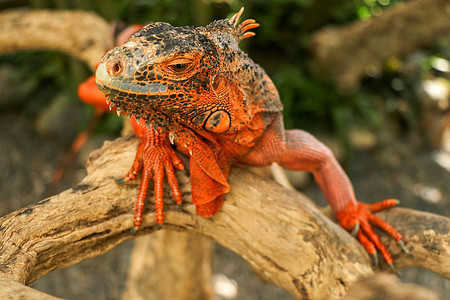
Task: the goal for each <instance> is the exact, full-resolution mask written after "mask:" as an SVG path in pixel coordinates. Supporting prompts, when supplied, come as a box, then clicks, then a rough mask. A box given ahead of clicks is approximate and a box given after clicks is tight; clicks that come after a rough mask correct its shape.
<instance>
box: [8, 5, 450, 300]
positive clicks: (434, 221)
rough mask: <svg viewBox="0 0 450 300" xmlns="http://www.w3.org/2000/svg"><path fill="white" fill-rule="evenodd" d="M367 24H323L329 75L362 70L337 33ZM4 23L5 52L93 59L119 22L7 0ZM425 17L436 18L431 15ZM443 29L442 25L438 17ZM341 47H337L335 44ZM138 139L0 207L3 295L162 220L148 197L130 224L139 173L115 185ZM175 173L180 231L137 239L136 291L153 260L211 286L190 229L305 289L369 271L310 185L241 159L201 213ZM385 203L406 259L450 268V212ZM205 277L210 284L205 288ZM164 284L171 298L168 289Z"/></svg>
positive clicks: (175, 222) (281, 281)
mask: <svg viewBox="0 0 450 300" xmlns="http://www.w3.org/2000/svg"><path fill="white" fill-rule="evenodd" d="M444 2H445V1H442V0H436V1H433V2H430V1H429V0H416V1H410V3H408V4H407V5H418V7H419V9H418V12H417V13H421V9H420V5H429V6H430V8H429V12H428V13H430V11H431V9H436V7H437V8H438V11H434V10H433V12H434V13H435V14H434V18H431V19H430V22H433V24H434V22H437V21H436V19H438V18H442V16H443V15H444V14H446V13H448V4H445V3H444ZM403 10H404V11H405V12H404V13H402V11H403ZM407 12H408V9H407V8H398V10H395V11H394V10H393V12H392V14H391V15H389V14H385V16H384V17H383V18H387V16H391V17H390V18H391V22H392V20H394V19H396V18H399V17H400V20H403V19H401V17H402V16H403V14H405V18H406V17H407V16H408V14H407ZM427 19H429V18H427ZM446 20H448V18H447V19H446ZM381 21H382V22H381V24H384V25H383V26H389V25H390V23H389V20H386V21H384V23H383V19H382V20H381ZM398 22H400V21H398ZM361 24H362V25H361ZM370 24H371V23H360V25H357V24H355V25H353V26H352V27H349V29H348V32H349V33H348V34H347V33H346V32H347V31H346V29H343V30H341V31H339V32H338V33H342V35H341V36H340V37H337V36H336V37H330V36H329V35H328V34H329V33H327V32H325V33H323V34H322V35H318V37H317V38H316V46H317V47H318V49H317V51H318V52H319V55H318V60H317V61H316V64H317V65H318V66H320V68H321V69H322V70H326V69H327V68H328V69H329V70H330V71H331V72H330V74H331V76H332V77H333V76H334V77H336V76H337V75H336V74H337V73H339V72H343V73H342V74H343V75H345V76H343V77H342V79H341V80H343V83H344V85H345V84H347V85H348V84H349V82H350V84H352V83H354V82H356V81H357V78H358V76H361V72H363V70H362V69H358V68H357V69H354V68H353V67H352V66H351V65H353V64H352V63H353V60H355V63H360V62H358V59H361V57H364V56H363V55H359V56H356V57H355V55H354V53H355V51H354V50H353V49H352V48H351V47H350V50H349V52H348V53H349V55H350V56H351V60H350V61H348V60H347V62H345V61H346V60H345V58H346V56H345V55H344V54H342V53H343V52H342V51H344V50H345V49H347V48H346V46H342V45H341V44H340V43H338V42H339V39H342V40H347V41H352V40H354V41H359V40H358V38H359V39H361V38H362V37H361V36H367V38H369V35H368V34H367V32H366V31H365V30H364V27H369V28H370V26H373V27H374V28H375V29H376V28H378V27H376V25H370ZM369 25H370V26H369ZM0 26H1V28H2V30H1V31H0V54H1V53H7V52H14V51H19V50H50V49H51V50H57V51H62V52H65V53H68V54H70V55H73V56H75V57H77V58H79V59H81V60H83V61H85V62H87V63H88V64H89V66H91V68H94V66H95V65H96V63H97V60H98V59H99V58H100V57H101V55H102V54H103V53H104V52H105V51H106V50H108V49H109V48H111V47H112V45H113V34H112V29H111V28H112V27H111V26H110V25H109V24H108V23H106V22H105V21H104V20H102V19H101V18H99V17H97V16H96V15H94V14H91V13H87V12H65V11H18V12H14V11H12V12H11V11H10V12H6V13H2V14H0ZM380 26H381V25H380ZM426 26H427V27H430V28H436V27H434V26H431V25H429V24H427V25H426ZM92 28H95V30H92ZM395 28H396V27H395V26H394V30H395ZM375 29H371V30H375ZM399 30H400V29H399ZM436 30H437V32H439V30H440V29H439V30H438V29H436ZM330 32H331V31H330ZM396 32H399V31H396ZM421 32H422V31H421ZM421 32H418V33H417V34H418V35H419V34H421ZM387 33H389V34H390V31H388V32H385V31H383V32H382V34H380V35H374V36H371V37H372V38H373V39H374V41H375V43H376V41H377V39H381V38H383V36H384V35H386V34H387ZM353 35H354V36H353ZM321 36H322V37H323V38H321ZM331 38H333V39H331ZM328 39H329V40H328ZM428 40H429V39H426V41H428ZM323 41H325V42H323ZM336 41H338V42H336ZM351 45H355V44H354V43H351ZM358 46H360V45H358ZM402 47H403V46H402ZM319 48H320V49H319ZM330 49H331V50H330ZM335 49H338V50H339V51H338V52H337V53H335V54H333V51H334V50H335ZM343 49H344V50H343ZM393 49H394V50H395V49H397V48H393ZM393 49H391V50H393ZM347 50H348V49H347ZM347 50H346V51H347ZM382 50H383V49H382ZM330 51H331V52H330ZM383 51H384V50H383ZM383 53H384V52H383ZM333 55H334V56H333ZM383 59H384V58H383ZM341 60H342V62H343V66H344V67H345V66H346V65H347V64H348V65H349V66H348V67H345V68H344V67H343V66H342V65H340V64H339V65H333V64H331V65H330V64H327V63H323V62H324V61H325V62H326V61H328V62H338V61H341ZM364 66H365V65H364ZM336 70H337V71H336ZM355 70H356V71H355ZM336 72H337V73H336ZM355 72H356V73H355ZM348 74H350V75H348ZM351 74H357V75H356V77H355V75H351ZM338 77H339V76H338ZM338 77H337V78H338ZM355 78H356V79H355ZM341 85H342V84H341ZM136 147H137V140H135V139H130V138H123V139H120V140H117V141H114V142H112V143H107V144H106V145H105V146H104V147H103V148H102V149H100V150H98V151H96V152H94V153H93V154H92V155H91V157H90V159H89V161H88V163H87V170H88V176H87V177H86V178H85V179H84V180H83V182H82V183H80V184H79V185H77V186H75V187H74V188H72V189H70V190H67V191H65V192H63V193H61V194H59V195H56V196H53V197H51V198H48V199H45V200H43V201H41V202H39V203H38V204H35V205H32V206H29V207H26V208H23V209H21V210H19V211H16V212H13V213H11V214H9V215H7V216H4V217H3V218H1V219H0V298H1V299H19V298H21V297H22V298H33V299H50V296H48V295H43V294H42V293H40V292H38V291H35V290H33V289H31V288H28V287H26V286H24V285H23V284H29V283H31V282H33V281H34V280H36V279H37V278H39V277H40V276H43V275H45V274H46V273H48V272H50V271H52V270H54V269H57V268H63V267H66V266H69V265H73V264H76V263H77V262H80V261H82V260H85V259H88V258H91V257H94V256H97V255H101V254H102V253H104V252H106V251H107V250H108V249H110V248H111V247H113V246H114V245H116V244H118V243H120V242H122V241H125V240H127V239H131V238H134V237H137V236H143V235H145V234H148V233H151V232H154V231H155V230H156V226H155V225H156V224H155V223H154V214H153V209H154V207H153V205H152V204H151V203H150V201H151V199H149V201H148V203H147V207H146V215H145V218H144V223H143V226H142V228H141V230H139V231H138V232H137V233H136V234H133V233H132V232H131V231H130V229H131V228H132V226H133V223H132V215H133V210H134V209H133V206H134V201H135V198H136V196H137V192H138V185H137V184H138V182H136V183H132V184H126V185H117V184H116V183H115V181H114V179H115V178H120V177H121V176H123V175H124V174H125V172H126V171H127V170H128V168H129V166H130V165H131V162H132V160H133V158H134V155H135V151H136ZM178 175H179V178H180V182H181V183H182V187H181V188H182V191H183V195H184V204H183V206H182V207H181V208H180V207H178V206H176V205H175V204H174V203H173V202H171V201H170V199H171V195H170V192H167V193H166V195H165V199H166V200H167V201H166V224H165V225H164V228H165V229H169V230H176V231H181V232H171V233H166V232H165V231H160V232H158V234H157V235H156V237H155V238H153V239H145V240H141V241H142V242H139V243H138V246H137V247H136V249H135V251H134V253H133V257H132V262H131V265H132V267H131V269H130V274H131V275H130V278H129V279H128V285H127V287H128V289H127V292H128V293H129V294H127V295H128V296H130V297H136V298H137V297H138V296H140V295H139V288H136V286H137V285H139V284H138V283H139V280H140V278H147V277H149V276H148V274H151V272H152V271H150V272H148V271H146V270H149V269H150V267H152V268H155V270H165V271H168V274H166V275H167V276H173V275H176V274H178V275H179V276H178V277H182V278H181V279H178V280H177V281H176V282H177V283H180V286H184V287H185V289H184V291H189V290H190V291H191V292H188V293H186V294H185V295H186V297H185V299H190V297H191V296H192V297H193V298H192V299H194V298H199V297H200V298H201V297H205V298H208V297H209V298H212V292H211V290H210V286H209V285H208V283H206V284H205V283H204V282H208V280H207V276H209V275H208V274H209V272H210V270H209V269H208V268H209V259H210V256H209V255H210V251H209V247H210V243H209V241H207V240H206V239H205V238H203V237H200V236H189V235H187V234H184V232H189V233H198V234H201V235H204V236H207V237H210V238H211V239H214V240H216V241H217V242H219V243H221V244H222V245H224V246H225V247H228V248H230V249H232V250H233V251H235V252H236V253H238V254H239V255H241V256H242V257H244V258H245V259H246V260H247V261H248V262H249V263H250V264H251V265H252V267H253V268H254V269H255V271H256V272H257V273H258V274H260V275H261V276H262V277H263V278H265V279H267V280H270V281H272V282H275V283H276V284H278V285H279V286H281V287H283V288H285V289H287V290H288V291H289V292H291V294H292V295H293V296H294V297H295V298H298V299H308V298H311V299H337V298H340V297H342V296H343V295H344V294H346V292H347V290H348V289H349V287H350V286H351V285H352V284H353V283H355V282H356V281H357V280H359V279H361V278H363V277H366V276H370V275H372V274H373V270H372V268H371V266H370V260H369V258H368V255H367V254H366V253H365V251H364V250H363V249H362V247H361V246H360V245H359V244H358V243H357V242H356V241H355V240H354V239H353V238H351V237H350V236H349V235H348V234H347V233H346V232H344V231H343V230H342V229H341V228H340V227H339V226H337V225H336V224H334V223H333V222H332V221H330V220H329V219H328V218H326V217H325V216H324V215H323V214H322V213H320V211H319V210H318V209H317V208H316V207H315V206H314V205H312V204H311V203H310V202H309V201H308V200H307V199H306V198H305V197H304V196H302V195H300V194H298V193H296V192H292V191H288V190H286V189H284V188H282V187H280V186H278V185H276V184H274V183H273V182H272V181H268V180H265V179H262V178H260V177H257V176H254V175H253V174H251V173H249V172H248V171H246V170H244V169H241V168H237V167H235V168H233V170H232V172H231V176H230V180H229V181H230V185H231V186H232V190H231V192H230V193H229V194H228V195H227V197H226V201H225V204H224V206H223V208H222V210H221V211H220V212H219V213H218V214H217V216H215V217H214V218H213V219H204V218H201V217H199V216H197V215H196V214H195V209H194V207H193V205H192V204H191V203H190V185H189V179H188V177H187V176H186V173H185V172H179V173H178ZM149 198H151V197H149ZM380 215H381V216H382V217H384V218H385V219H386V220H388V221H389V222H390V223H391V224H392V225H394V226H395V227H396V228H397V229H399V230H400V231H401V232H402V233H404V235H405V236H406V238H407V240H408V247H409V248H410V249H411V250H412V252H413V253H414V255H415V258H414V259H412V258H410V257H408V256H406V255H405V254H403V253H401V252H400V249H399V248H398V246H397V245H396V244H395V243H394V242H393V241H392V240H391V239H389V238H386V237H383V241H384V242H385V243H387V245H388V247H389V248H390V249H391V250H392V252H393V254H394V257H395V262H396V265H397V266H398V267H399V268H400V269H401V268H404V267H407V266H413V265H415V266H421V267H424V268H427V269H430V270H432V271H434V272H436V273H439V274H441V275H442V276H445V277H447V278H450V263H449V260H450V258H449V257H450V254H449V253H450V245H449V244H450V242H449V240H450V238H449V235H450V234H449V228H450V225H449V219H448V218H444V217H441V216H436V215H431V214H427V213H422V212H417V211H413V210H408V209H400V208H395V209H392V210H390V211H389V212H383V213H380ZM193 240H195V241H193ZM192 244H195V245H196V247H194V246H192ZM147 245H150V248H148V246H147ZM171 247H172V248H171ZM193 247H194V248H193ZM188 249H189V251H188ZM142 255H145V256H148V257H150V258H151V259H150V260H148V261H146V262H145V263H144V264H143V263H142V261H141V260H140V257H142ZM190 255H191V256H190ZM134 262H137V263H134ZM181 265H183V266H185V268H181V267H180V266H181ZM196 268H197V270H199V272H197V274H195V275H192V276H190V275H186V274H193V273H194V272H193V271H195V270H196ZM169 270H170V272H169ZM153 271H154V270H153ZM156 272H159V271H156ZM154 274H155V272H154ZM180 274H182V275H180ZM199 274H200V275H199ZM158 276H159V275H158ZM205 276H206V277H205ZM183 277H184V278H183ZM172 278H175V277H172ZM198 280H200V281H203V284H204V285H202V287H201V288H200V289H198V287H199V281H198ZM169 281H174V280H169ZM141 283H142V282H141ZM146 284H148V286H149V287H150V289H155V285H154V284H155V281H146ZM358 285H360V286H361V284H358ZM140 286H141V287H142V286H144V285H143V284H140ZM192 286H194V287H197V292H198V293H200V294H198V295H197V296H195V293H194V292H192V291H193V290H194V289H193V288H192ZM362 286H363V287H364V286H365V285H364V284H362ZM144 290H148V288H144ZM166 290H167V289H166ZM409 290H410V289H409ZM177 291H180V289H179V286H177V287H175V286H174V288H173V290H171V291H169V292H173V293H175V294H177V295H180V294H179V293H178V292H177ZM155 295H158V294H155ZM168 295H169V298H167V296H168ZM165 296H166V298H167V299H170V293H169V294H166V295H165ZM158 297H159V295H158Z"/></svg>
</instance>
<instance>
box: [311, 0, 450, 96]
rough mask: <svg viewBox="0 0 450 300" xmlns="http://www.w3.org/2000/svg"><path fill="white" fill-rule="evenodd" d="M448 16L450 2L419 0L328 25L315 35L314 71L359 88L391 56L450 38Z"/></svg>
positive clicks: (345, 87) (339, 83)
mask: <svg viewBox="0 0 450 300" xmlns="http://www.w3.org/2000/svg"><path fill="white" fill-rule="evenodd" d="M424 20H426V22H425V21H424ZM448 20H450V4H449V2H448V1H447V0H413V1H407V2H404V3H401V4H399V5H396V6H395V7H393V8H390V9H388V10H386V11H385V12H383V14H382V15H381V16H379V17H372V18H370V19H369V20H365V21H359V22H356V23H354V24H351V25H348V26H343V27H340V28H334V27H331V28H325V29H323V30H321V31H319V32H317V33H315V34H314V35H313V37H312V39H311V40H312V42H311V50H312V53H313V61H312V63H311V66H312V69H313V71H314V72H315V73H316V74H318V75H319V76H320V77H322V78H327V79H330V80H332V81H333V82H335V83H336V84H337V86H338V87H339V88H340V89H342V90H349V89H354V88H355V87H357V86H358V85H359V82H360V80H361V78H362V77H363V76H364V75H366V74H376V73H379V72H380V71H381V66H382V64H383V63H385V62H386V61H387V60H388V59H389V58H391V57H393V56H404V55H406V54H409V53H412V52H413V51H415V50H417V49H419V48H422V47H426V46H429V45H431V44H432V43H434V42H436V40H437V39H438V38H440V37H442V36H448V33H449V32H450V22H449V21H448Z"/></svg>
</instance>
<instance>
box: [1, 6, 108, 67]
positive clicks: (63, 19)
mask: <svg viewBox="0 0 450 300" xmlns="http://www.w3.org/2000/svg"><path fill="white" fill-rule="evenodd" d="M0 28H2V30H0V54H5V53H11V52H16V51H23V50H47V51H48V50H55V51H60V52H64V53H67V54H69V55H72V56H74V57H76V58H78V59H80V60H82V61H85V62H86V63H87V64H88V65H89V66H90V67H91V68H92V69H93V70H94V69H95V66H96V64H97V63H98V61H99V59H100V58H101V57H102V55H103V54H104V53H105V52H106V51H107V50H109V49H111V48H112V47H113V46H114V41H113V27H112V26H111V25H110V24H109V23H107V22H106V21H105V20H103V19H102V18H100V17H99V16H98V15H96V14H94V13H91V12H86V11H60V10H58V11H51V10H36V11H27V10H18V11H7V12H4V13H0ZM93 29H95V30H93Z"/></svg>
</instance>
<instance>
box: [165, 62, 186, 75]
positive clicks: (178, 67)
mask: <svg viewBox="0 0 450 300" xmlns="http://www.w3.org/2000/svg"><path fill="white" fill-rule="evenodd" d="M187 66H188V65H187V64H176V65H170V66H169V68H170V69H171V70H172V71H174V72H176V73H181V72H183V71H184V70H186V69H187Z"/></svg>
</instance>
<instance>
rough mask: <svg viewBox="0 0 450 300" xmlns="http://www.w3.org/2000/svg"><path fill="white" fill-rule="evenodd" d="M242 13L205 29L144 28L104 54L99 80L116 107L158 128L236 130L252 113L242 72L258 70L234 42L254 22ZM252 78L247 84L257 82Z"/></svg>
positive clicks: (99, 84)
mask: <svg viewBox="0 0 450 300" xmlns="http://www.w3.org/2000/svg"><path fill="white" fill-rule="evenodd" d="M242 11H243V9H241V11H240V12H239V13H237V14H236V15H235V16H234V17H233V18H231V19H230V20H220V21H214V22H213V23H211V24H209V25H208V26H206V27H174V26H172V25H170V24H167V23H161V22H157V23H152V24H149V25H147V26H145V27H144V28H143V29H142V30H140V31H138V32H137V33H135V34H134V35H133V36H132V37H131V38H130V39H129V40H128V41H127V42H126V43H125V44H123V45H121V46H119V47H116V48H114V49H112V50H110V51H109V52H107V53H106V54H105V55H104V57H103V58H102V60H101V63H100V64H99V66H98V68H97V72H96V81H97V85H98V86H99V88H100V89H101V90H102V91H103V92H104V93H105V94H106V95H107V97H108V99H109V100H110V101H111V102H112V104H114V105H115V106H116V107H117V108H119V109H120V110H123V111H125V112H127V113H129V114H132V115H135V116H136V117H137V118H144V119H145V120H147V121H148V120H151V122H153V124H154V125H156V126H160V127H163V128H164V127H170V124H171V122H176V123H177V124H181V125H183V126H187V127H189V128H191V129H193V130H195V131H196V132H202V131H203V132H209V133H216V134H222V133H232V132H236V131H238V130H239V129H240V128H242V127H243V126H246V125H247V124H248V122H249V121H250V119H251V112H250V111H249V105H248V103H247V100H246V98H247V97H248V96H246V91H245V87H243V84H242V78H243V77H245V76H242V75H245V73H246V72H256V71H254V70H253V68H254V67H253V62H252V61H251V60H250V59H249V58H248V57H247V55H246V54H244V53H243V52H242V51H241V50H240V49H239V47H238V44H239V41H240V40H242V39H244V38H247V37H250V36H253V35H254V33H253V32H248V31H247V30H249V29H252V28H255V27H257V26H259V25H258V24H257V23H255V21H254V20H246V21H244V22H243V23H241V24H240V25H237V23H238V19H239V17H240V15H241V14H242ZM255 76H258V74H256V75H255V74H250V75H249V76H247V77H249V78H248V79H246V81H245V82H247V81H248V82H249V83H254V81H255ZM262 76H263V75H262V74H260V75H259V77H260V78H261V77H262ZM248 89H249V88H248Z"/></svg>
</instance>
